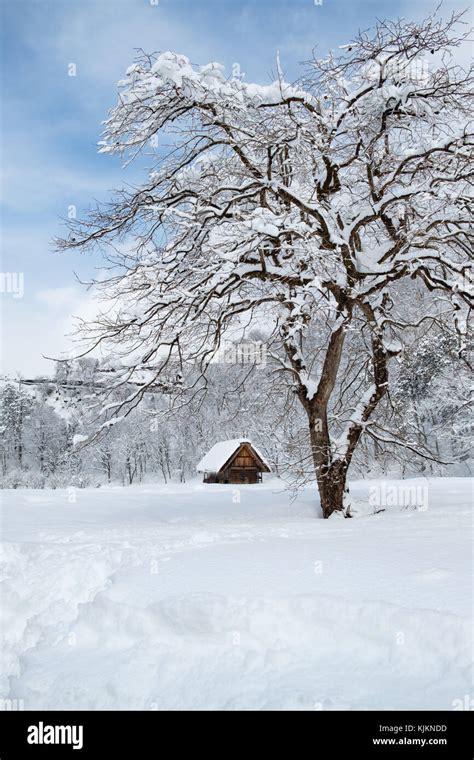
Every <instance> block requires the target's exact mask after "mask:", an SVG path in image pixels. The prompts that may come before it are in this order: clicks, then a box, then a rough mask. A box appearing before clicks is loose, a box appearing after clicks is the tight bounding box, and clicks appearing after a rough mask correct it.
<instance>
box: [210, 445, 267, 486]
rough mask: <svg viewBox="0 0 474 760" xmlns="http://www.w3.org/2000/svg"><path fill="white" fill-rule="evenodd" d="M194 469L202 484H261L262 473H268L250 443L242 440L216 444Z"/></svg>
mask: <svg viewBox="0 0 474 760" xmlns="http://www.w3.org/2000/svg"><path fill="white" fill-rule="evenodd" d="M196 469H197V471H198V472H202V473H203V474H204V483H261V482H262V473H263V472H270V467H269V466H268V464H267V463H266V462H265V460H264V458H263V456H262V455H261V454H260V453H259V452H258V451H257V449H256V448H255V446H253V445H252V443H251V441H249V440H247V439H242V438H235V439H234V440H231V441H219V443H216V444H215V445H214V446H213V447H212V449H210V451H208V453H207V454H206V455H205V456H204V457H203V458H202V459H201V461H200V462H199V464H198V466H197V467H196Z"/></svg>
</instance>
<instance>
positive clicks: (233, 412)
mask: <svg viewBox="0 0 474 760" xmlns="http://www.w3.org/2000/svg"><path fill="white" fill-rule="evenodd" d="M261 345H263V348H264V347H265V343H262V344H261ZM263 357H264V359H265V361H261V358H262V357H260V360H259V361H258V363H253V364H251V365H249V364H248V363H247V362H246V361H245V362H242V363H229V362H228V361H223V362H216V363H214V364H213V366H212V368H211V371H210V372H209V373H208V387H207V391H206V393H203V394H202V396H201V397H200V398H199V397H194V398H193V399H192V400H191V401H190V403H189V404H185V405H184V406H183V407H181V408H179V407H178V408H176V409H173V404H174V398H173V394H167V393H163V392H161V391H159V390H158V391H156V392H152V391H150V392H148V393H147V394H146V397H145V399H144V402H143V404H142V405H140V406H139V407H138V408H136V409H134V410H133V411H132V412H131V414H130V415H129V416H127V418H126V419H125V420H122V421H121V422H120V423H119V424H116V425H113V426H111V427H110V428H109V429H108V430H107V431H106V432H104V434H103V435H102V436H100V437H98V438H95V439H94V433H95V431H96V429H97V421H98V420H97V413H98V406H97V405H98V404H100V399H101V394H102V392H103V385H104V382H107V383H108V380H107V381H105V380H104V376H105V377H106V378H108V377H109V376H110V374H114V368H113V367H111V366H110V364H108V365H104V364H100V363H99V362H98V360H97V359H91V358H84V359H80V360H75V361H67V362H60V363H58V364H57V366H56V372H55V375H54V378H36V379H29V380H27V381H25V380H23V381H19V380H13V379H10V380H4V382H3V383H2V386H1V387H0V434H1V435H0V458H1V472H0V487H2V488H22V487H25V488H26V487H29V488H45V487H46V488H57V487H62V488H64V487H79V488H80V487H85V486H91V485H92V486H97V485H101V484H105V483H109V482H112V483H121V484H123V485H129V484H130V483H137V482H141V481H143V480H144V479H147V478H148V479H152V480H154V479H157V478H158V479H160V480H164V481H166V482H167V481H170V480H174V481H185V480H188V479H189V478H191V477H194V476H195V475H196V472H195V466H196V463H197V461H198V460H199V459H200V458H201V456H202V455H203V454H204V453H205V452H206V451H207V450H208V449H209V448H210V447H211V446H212V445H213V444H214V443H215V442H216V441H218V440H223V439H228V438H234V437H238V436H241V435H243V436H248V437H250V438H251V439H252V440H253V441H254V442H255V443H256V444H258V447H259V448H260V449H261V450H263V451H264V453H265V456H266V458H267V459H268V461H269V462H270V463H271V465H272V470H273V472H274V473H275V474H276V475H279V476H280V477H282V478H283V479H284V480H285V481H286V482H287V483H288V485H289V486H290V487H297V486H299V485H301V484H303V483H305V482H307V481H309V480H312V479H313V478H314V471H313V469H312V462H311V456H310V455H309V453H308V447H309V443H308V431H307V426H306V424H305V417H304V413H303V410H302V409H301V404H300V403H299V401H298V399H297V397H296V393H295V390H296V388H293V389H291V388H290V389H289V388H288V387H287V384H286V383H285V382H284V381H283V379H282V378H281V376H280V375H279V373H278V371H277V370H278V363H277V362H274V361H272V360H271V359H267V357H266V355H265V354H263ZM246 358H248V357H246V356H245V355H244V359H246ZM396 369H397V371H396V379H395V380H394V383H393V389H392V391H391V393H390V395H389V399H388V401H387V403H386V404H384V405H382V406H381V407H380V409H379V410H378V415H377V425H378V429H379V431H380V435H382V434H383V431H384V430H387V429H388V428H389V427H390V429H391V435H392V436H393V435H396V436H398V438H400V439H401V440H403V441H404V442H405V443H407V442H411V448H410V449H407V448H406V447H405V446H403V447H400V446H399V445H397V444H393V443H392V444H391V445H388V444H386V445H385V446H383V447H382V446H381V445H380V443H379V442H378V440H377V439H376V438H375V439H371V438H370V436H368V437H367V438H366V439H365V441H364V443H363V445H362V446H361V447H360V448H359V450H358V452H357V456H356V460H355V462H354V476H360V477H361V476H364V475H365V476H367V475H373V476H378V475H383V474H385V475H392V476H399V475H407V476H408V475H410V474H414V473H418V472H420V471H421V472H425V473H426V474H460V475H467V474H468V473H469V448H470V446H469V442H470V431H469V415H468V414H467V413H466V412H467V409H468V405H469V392H470V373H469V368H468V367H467V366H466V365H465V364H464V363H463V362H462V361H460V360H459V357H458V355H457V351H456V345H455V344H453V341H452V337H451V336H450V334H449V332H440V333H438V334H437V335H432V334H430V335H423V334H422V333H421V332H420V333H419V334H417V335H416V336H414V338H413V342H412V344H411V345H410V346H407V347H406V348H405V350H404V352H403V356H402V357H401V358H400V360H399V362H397V368H396ZM116 371H120V370H118V369H117V368H115V372H116ZM197 374H198V373H197ZM249 374H250V377H251V382H249ZM129 392H130V389H128V390H127V391H123V390H121V391H119V392H118V393H117V396H116V398H115V399H114V400H115V401H118V400H119V396H120V395H121V396H122V398H123V397H124V395H127V394H128V393H129ZM340 392H341V394H342V393H343V391H342V389H341V391H340ZM85 437H92V438H93V440H92V442H91V443H89V444H88V445H87V446H81V441H82V440H83V439H84V438H85Z"/></svg>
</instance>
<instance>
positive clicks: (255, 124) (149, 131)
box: [59, 14, 473, 517]
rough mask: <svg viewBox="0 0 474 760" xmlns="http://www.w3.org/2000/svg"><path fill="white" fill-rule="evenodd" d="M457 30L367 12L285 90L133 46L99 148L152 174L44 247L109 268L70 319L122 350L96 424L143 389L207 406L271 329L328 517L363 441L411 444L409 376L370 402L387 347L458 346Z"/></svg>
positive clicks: (467, 133) (462, 308) (461, 344)
mask: <svg viewBox="0 0 474 760" xmlns="http://www.w3.org/2000/svg"><path fill="white" fill-rule="evenodd" d="M467 34H468V32H466V31H465V30H464V27H463V16H462V14H454V15H453V16H451V17H450V18H449V19H448V20H446V21H444V20H442V19H441V18H439V17H437V16H436V14H435V15H434V16H431V17H429V18H428V19H426V20H425V21H423V22H420V23H409V22H406V21H403V20H402V21H394V22H388V21H387V22H379V23H378V24H377V26H376V28H375V29H374V30H373V31H371V32H367V31H364V32H361V33H359V34H358V35H357V36H356V38H355V39H354V40H353V41H352V42H351V43H350V44H348V45H345V46H343V47H342V48H341V50H340V51H339V52H338V53H337V54H335V53H330V54H329V55H328V56H327V57H326V58H325V59H314V60H312V61H310V62H309V63H308V65H307V67H306V70H305V72H304V74H303V77H302V78H301V80H300V81H299V82H297V83H295V84H289V83H287V82H286V81H285V79H284V76H283V73H282V71H281V69H280V66H279V64H278V76H277V79H276V81H275V82H274V83H273V84H271V85H257V84H253V83H247V82H244V81H242V79H241V78H230V79H227V78H226V77H225V76H224V71H223V68H222V67H221V66H220V65H218V64H216V63H210V64H208V65H205V66H195V65H193V64H191V63H190V61H189V60H188V59H187V58H186V57H185V56H183V55H178V54H175V53H161V54H157V55H145V54H142V55H140V56H139V57H138V59H137V60H136V61H135V63H134V64H133V65H132V66H131V67H130V68H129V69H128V71H127V73H126V78H125V79H124V80H123V81H122V82H120V83H119V100H118V103H117V105H116V106H115V107H114V108H113V109H112V110H111V112H110V114H109V116H108V118H107V121H106V122H105V124H106V127H105V134H104V139H103V141H102V142H101V147H100V149H101V151H102V152H104V153H109V154H119V155H123V156H124V157H125V158H126V160H127V161H131V160H133V159H134V158H135V157H136V156H138V155H140V154H143V153H146V154H147V156H148V160H149V162H150V164H151V168H150V171H149V173H148V177H147V179H146V180H145V181H144V182H143V184H142V186H140V187H138V188H132V189H124V190H122V191H120V192H119V193H117V194H116V196H115V197H114V198H113V199H112V200H111V202H110V203H109V204H107V205H105V206H100V207H98V208H96V209H95V210H93V211H91V212H90V214H89V215H88V217H87V218H86V219H84V220H78V221H77V222H72V224H71V232H70V236H69V237H68V238H67V239H65V240H63V241H59V246H60V247H61V248H68V249H87V248H90V247H98V248H99V249H100V251H101V253H102V254H103V256H104V258H105V260H106V262H107V266H108V267H109V270H108V271H109V272H110V273H111V274H110V275H109V276H101V279H100V280H99V281H97V282H95V283H94V286H95V289H96V292H97V293H98V295H99V296H100V297H101V298H102V300H103V302H105V303H106V308H104V309H103V310H102V311H101V313H100V314H98V316H97V318H96V319H94V320H92V321H91V322H90V323H89V324H83V325H82V328H81V335H82V337H83V339H84V340H85V341H86V343H87V345H86V348H85V353H87V352H89V351H93V350H94V349H95V348H96V347H97V346H100V347H101V349H102V351H103V352H105V353H106V354H107V353H108V354H110V355H111V356H114V357H115V358H116V359H121V360H122V362H123V364H122V366H123V371H122V374H121V377H119V376H117V375H116V376H114V377H113V378H111V379H110V382H109V384H108V387H107V388H106V389H105V391H104V394H103V395H104V405H103V410H102V411H103V417H102V419H103V422H102V426H101V425H99V426H98V430H100V429H102V430H103V429H106V428H108V427H109V426H110V424H111V423H113V422H114V421H117V420H123V419H126V418H127V416H128V415H130V413H131V412H132V410H134V409H135V408H137V407H138V406H139V405H140V404H141V403H142V401H143V399H144V398H145V397H146V395H147V392H148V390H149V389H150V387H153V386H156V385H159V386H160V388H161V389H162V390H163V391H169V392H171V391H172V393H173V398H174V403H173V409H174V410H176V409H179V408H182V409H185V408H186V407H188V409H189V408H190V406H192V405H193V404H195V403H197V402H198V403H202V397H203V395H205V394H206V391H207V389H208V383H209V375H210V373H212V366H213V359H214V357H215V356H216V353H218V352H219V350H220V348H221V345H222V341H225V340H229V339H232V338H234V339H235V338H236V336H245V334H246V331H247V330H248V329H252V328H259V327H261V326H262V325H265V326H266V327H267V328H268V327H269V329H267V345H268V350H269V352H270V355H271V357H272V361H273V362H275V364H276V365H278V373H275V375H274V377H275V386H274V389H273V390H270V396H269V404H270V405H274V404H275V399H276V395H277V392H278V391H279V389H280V387H281V383H282V382H283V384H284V385H285V386H286V389H287V391H288V393H293V395H294V399H296V400H297V401H298V402H299V405H300V409H299V412H298V414H297V418H298V419H300V417H301V415H302V417H303V419H304V420H305V428H306V435H305V436H304V438H305V440H306V451H305V452H303V453H302V456H301V457H300V461H301V462H302V463H305V468H306V465H307V464H308V461H310V463H311V465H312V469H313V476H314V478H315V479H316V480H317V484H318V489H319V494H320V499H321V505H322V509H323V514H324V516H325V517H328V516H330V515H331V514H332V512H333V511H335V510H340V511H344V508H345V500H346V498H347V496H346V482H347V475H348V471H349V468H350V467H351V466H353V465H354V464H355V463H356V461H357V458H358V457H360V456H361V455H360V453H359V452H361V451H362V450H363V449H361V447H365V449H366V450H369V449H370V447H371V446H373V447H374V448H375V447H389V449H393V447H397V446H398V447H400V448H402V447H407V448H408V450H411V451H413V452H414V453H415V450H416V449H417V445H416V442H415V438H414V436H413V435H411V434H410V435H409V434H408V433H410V431H413V428H414V422H413V421H414V420H415V416H416V415H417V417H418V421H417V429H418V426H419V425H420V424H421V426H423V424H425V423H424V421H423V417H424V415H425V411H424V410H423V409H420V408H419V404H418V401H419V399H417V398H416V383H415V384H414V385H413V386H412V387H410V386H409V385H407V387H406V391H407V393H409V394H411V396H410V398H411V399H412V400H411V401H410V402H409V403H405V402H403V403H402V404H401V405H399V406H398V407H397V408H396V409H392V412H393V413H392V415H390V414H389V409H387V412H386V413H385V411H384V407H390V406H391V405H392V404H393V401H394V398H395V397H394V395H393V394H390V390H391V389H393V384H392V381H393V379H395V378H396V376H397V371H396V368H395V369H394V366H395V365H396V362H397V359H401V358H402V357H403V354H404V352H405V350H406V349H410V347H411V346H412V344H413V340H414V337H416V336H418V335H424V334H425V332H426V333H427V334H428V333H430V334H431V336H435V337H436V336H439V335H440V334H441V333H444V332H446V331H447V332H448V333H449V335H450V338H449V340H448V343H449V346H450V347H451V346H454V351H455V352H456V354H457V356H458V357H459V359H460V361H462V360H463V359H464V360H465V356H466V330H467V317H468V315H469V309H470V305H471V303H472V295H471V290H470V288H469V277H468V275H469V266H470V264H469V261H470V253H471V249H472V144H473V130H472V105H473V98H472V95H473V77H472V70H466V69H465V68H463V67H462V66H459V65H457V64H456V62H455V57H454V53H455V51H456V48H457V47H459V46H460V45H461V44H462V43H463V42H464V41H465V39H466V35H467ZM432 339H433V337H431V338H429V340H432ZM421 353H422V352H421ZM421 353H419V356H418V358H420V356H421ZM413 356H414V357H416V356H417V355H416V351H415V352H414V353H413ZM177 368H178V370H177ZM413 370H414V371H416V370H417V364H416V361H415V364H414V367H413ZM277 375H278V379H277ZM143 376H146V378H147V379H146V381H145V382H143V383H139V384H138V385H135V387H132V385H131V384H133V383H136V381H137V378H140V377H143ZM249 382H250V387H251V388H252V387H253V385H252V383H253V381H249ZM120 388H122V389H127V393H126V394H124V395H122V396H121V397H120V398H118V399H117V398H112V397H113V396H114V394H116V393H117V392H118V390H119V389H120ZM414 394H415V395H414ZM285 395H286V396H287V395H288V394H285ZM415 413H416V414H415ZM400 415H401V416H402V417H403V422H400V421H398V420H397V419H396V418H397V417H400ZM391 417H392V419H391ZM382 418H383V420H382ZM430 424H432V425H434V424H437V423H436V421H435V420H432V422H431V423H430ZM453 424H454V423H453ZM403 425H404V426H405V428H406V431H407V434H406V435H403V434H399V433H400V430H401V429H402V427H403ZM427 456H430V454H427ZM427 461H429V460H427ZM293 472H294V473H297V472H299V471H298V466H296V465H294V466H293Z"/></svg>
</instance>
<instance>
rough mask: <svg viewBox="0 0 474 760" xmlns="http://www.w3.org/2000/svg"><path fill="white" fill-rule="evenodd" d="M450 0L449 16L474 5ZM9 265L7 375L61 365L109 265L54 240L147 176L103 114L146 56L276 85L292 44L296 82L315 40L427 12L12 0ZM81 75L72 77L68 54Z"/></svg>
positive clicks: (290, 63)
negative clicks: (106, 148) (138, 52)
mask: <svg viewBox="0 0 474 760" xmlns="http://www.w3.org/2000/svg"><path fill="white" fill-rule="evenodd" d="M467 5H468V3H467V2H465V3H463V1H462V0H445V2H444V4H443V15H447V14H448V12H449V11H450V10H452V9H459V8H463V7H465V6H467ZM0 8H1V19H0V21H1V24H0V29H1V32H0V37H1V56H2V65H1V86H2V101H3V106H2V110H1V114H0V119H1V121H0V128H1V164H2V175H1V176H2V180H1V196H2V205H1V226H2V232H1V249H2V267H1V271H2V272H22V273H24V295H23V297H22V298H15V297H13V294H12V293H8V292H4V293H0V302H1V313H2V371H3V372H7V373H13V374H14V373H17V372H21V373H22V374H23V375H25V376H28V375H31V374H33V373H37V372H42V373H50V372H51V371H52V368H51V362H48V361H47V360H46V359H43V358H42V354H46V355H50V356H51V355H54V356H58V355H59V354H60V352H61V351H63V350H64V349H66V347H67V345H68V341H67V339H65V338H64V335H65V334H66V333H68V332H69V331H70V330H71V320H70V316H71V314H80V315H87V313H89V311H90V310H91V309H92V305H91V303H90V297H89V296H88V294H87V292H86V291H85V289H84V288H83V287H81V286H79V285H78V283H77V281H76V279H75V276H74V272H76V273H77V274H78V275H79V276H80V278H81V279H87V277H88V276H89V275H90V274H91V272H92V271H93V268H94V266H97V265H98V264H99V261H98V260H97V261H94V260H93V259H91V258H90V257H87V256H82V255H80V254H74V255H73V254H61V255H59V254H57V253H54V252H53V250H52V246H51V239H52V238H53V237H54V236H55V235H57V234H60V233H61V230H62V229H63V228H62V227H61V219H62V218H64V217H66V216H67V213H68V209H69V207H70V206H72V205H74V206H76V208H77V211H78V214H80V213H81V210H83V209H85V208H87V206H88V204H89V203H90V202H91V201H93V200H94V199H99V200H100V199H106V198H107V197H108V196H109V195H110V191H111V190H112V189H113V188H114V187H120V186H121V185H122V184H123V183H124V182H128V181H133V180H136V179H137V178H138V176H139V173H138V172H139V170H138V167H137V168H134V167H131V168H128V169H127V170H123V169H122V168H121V167H120V164H119V162H118V160H117V159H115V158H111V157H110V156H105V155H99V154H98V153H97V151H96V143H97V140H98V139H99V135H100V130H101V127H100V122H101V120H102V119H104V118H105V116H106V114H107V110H108V108H109V107H111V106H112V105H113V104H114V102H115V97H116V82H117V80H118V79H120V78H122V76H123V74H124V71H125V69H126V68H127V67H128V66H129V65H130V63H131V62H132V60H133V57H134V49H135V48H143V49H144V50H146V51H147V52H153V51H158V50H174V51H176V52H180V53H184V54H185V55H187V56H188V57H189V58H190V59H191V60H192V61H193V62H195V63H199V64H202V63H207V62H208V61H219V62H221V63H223V64H225V66H226V68H227V70H228V72H229V74H230V72H231V70H232V66H233V64H236V63H238V64H239V66H240V70H241V71H242V72H245V78H246V80H247V81H258V82H268V81H272V79H273V78H274V72H275V54H276V51H277V50H279V51H280V58H281V63H282V67H283V69H284V72H285V75H286V78H287V79H288V80H291V79H294V78H296V77H297V76H298V74H299V72H300V67H299V65H298V64H299V63H300V62H301V61H305V60H307V59H309V58H310V57H311V53H312V49H313V48H314V47H317V49H318V50H319V51H321V53H326V52H327V50H328V49H329V48H331V47H336V46H338V45H341V44H344V43H345V42H347V41H348V40H349V39H350V38H351V36H352V35H353V34H355V33H356V32H357V30H358V29H359V28H366V27H368V26H371V25H372V24H373V23H374V21H375V19H376V18H377V17H379V18H381V17H387V16H389V17H395V16H406V17H409V18H411V19H413V18H420V17H423V16H425V15H426V14H427V13H428V12H429V11H430V10H432V9H433V8H434V3H433V2H425V0H417V2H416V4H414V3H413V2H401V1H399V0H391V1H390V0H323V4H322V5H316V4H315V2H314V0H254V1H253V2H250V1H247V0H212V1H209V0H158V3H157V4H153V0H93V1H92V0H80V1H79V0H21V1H20V0H0ZM71 63H72V64H74V65H75V67H76V76H69V75H68V67H69V65H70V64H71Z"/></svg>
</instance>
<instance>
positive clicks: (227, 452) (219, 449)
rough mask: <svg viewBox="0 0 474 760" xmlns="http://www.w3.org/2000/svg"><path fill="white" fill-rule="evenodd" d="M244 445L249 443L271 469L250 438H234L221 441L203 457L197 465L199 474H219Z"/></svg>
mask: <svg viewBox="0 0 474 760" xmlns="http://www.w3.org/2000/svg"><path fill="white" fill-rule="evenodd" d="M243 443H248V444H249V445H250V446H251V447H252V449H253V450H254V451H255V453H256V455H257V456H258V458H259V459H260V460H261V462H262V463H263V464H264V465H266V466H267V467H268V469H270V465H269V464H268V463H267V462H266V461H265V459H264V458H263V456H262V455H261V454H260V452H259V451H258V449H256V448H255V446H254V445H253V443H252V441H250V440H249V439H248V438H232V439H231V440H230V441H219V442H218V443H215V444H214V446H213V447H212V449H210V450H209V451H208V452H207V454H206V455H205V456H203V458H202V459H201V461H200V462H199V464H198V465H197V467H196V470H197V471H198V472H219V470H220V469H221V467H223V466H224V465H225V463H226V462H227V461H228V460H229V459H230V457H231V456H232V455H233V454H235V452H236V451H237V449H238V448H239V447H240V446H241V445H242V444H243Z"/></svg>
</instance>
